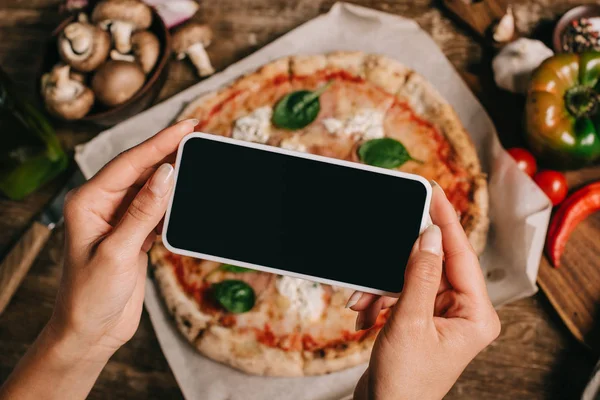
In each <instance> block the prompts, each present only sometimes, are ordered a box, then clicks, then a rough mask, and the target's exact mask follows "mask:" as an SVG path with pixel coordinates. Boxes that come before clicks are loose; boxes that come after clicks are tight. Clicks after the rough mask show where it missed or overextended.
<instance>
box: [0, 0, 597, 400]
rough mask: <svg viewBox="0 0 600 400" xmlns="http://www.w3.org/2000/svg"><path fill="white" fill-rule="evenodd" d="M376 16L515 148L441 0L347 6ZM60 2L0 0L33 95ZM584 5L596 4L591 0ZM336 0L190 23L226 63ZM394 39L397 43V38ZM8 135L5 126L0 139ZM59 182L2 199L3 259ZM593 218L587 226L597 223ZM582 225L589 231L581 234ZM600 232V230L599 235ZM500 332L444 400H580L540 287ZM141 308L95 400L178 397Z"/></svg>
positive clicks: (579, 380) (280, 3) (242, 1)
mask: <svg viewBox="0 0 600 400" xmlns="http://www.w3.org/2000/svg"><path fill="white" fill-rule="evenodd" d="M353 2H354V3H357V4H362V5H365V6H368V7H372V8H376V9H379V10H382V11H386V12H390V13H395V14H399V15H403V16H406V17H410V18H414V19H415V20H416V21H417V22H418V23H419V24H420V25H421V27H423V28H424V29H425V30H426V31H427V32H429V33H430V34H431V35H432V37H433V39H434V40H435V41H436V42H437V44H438V45H439V46H440V47H441V49H442V50H443V51H444V53H445V54H446V56H447V57H448V58H449V59H450V61H451V62H452V63H453V64H454V66H455V67H456V68H457V70H459V71H460V72H461V73H462V74H463V76H464V77H465V79H466V80H467V82H468V83H469V85H470V86H471V87H472V88H473V90H474V91H475V93H476V94H477V95H478V97H479V98H480V100H481V101H482V103H483V104H484V106H485V107H486V109H487V110H488V112H489V113H490V115H491V116H492V118H493V119H494V121H495V123H496V125H497V128H498V131H499V134H500V137H501V140H502V142H503V143H504V144H505V145H506V146H507V147H510V146H514V145H518V144H519V143H520V142H519V133H520V121H521V110H522V100H521V99H518V98H516V97H515V96H512V95H510V94H507V93H502V92H500V91H498V90H497V89H495V88H494V86H493V82H492V79H491V71H490V52H489V51H487V50H485V49H482V47H481V46H480V45H479V44H478V43H477V42H476V41H475V40H474V39H473V38H472V36H471V35H470V33H469V32H468V31H466V30H465V29H464V28H463V27H462V26H460V25H459V24H456V23H455V22H454V21H453V20H451V19H449V18H448V17H447V13H446V12H445V11H443V10H441V9H440V8H439V4H438V2H436V1H430V0H361V1H353ZM58 3H59V2H58V1H57V0H2V1H1V2H0V38H1V40H0V65H1V66H2V68H4V69H5V70H6V71H7V72H8V74H9V75H10V76H11V77H12V78H13V79H14V80H15V81H16V82H17V83H18V86H19V88H20V89H21V90H22V91H24V92H26V93H28V94H30V95H31V96H34V95H35V85H36V77H37V74H38V68H39V64H40V58H41V52H42V50H43V49H44V44H45V43H46V41H47V40H48V37H49V34H50V32H51V31H52V29H53V28H54V27H55V26H56V25H57V24H58V23H59V21H60V20H61V19H62V16H61V14H60V13H59V11H58ZM513 3H515V13H516V17H517V19H518V21H519V22H518V26H519V28H520V30H521V31H524V32H527V33H531V32H533V33H534V34H536V35H539V36H540V37H542V38H547V37H548V35H549V33H550V32H551V27H552V23H553V21H555V20H556V18H557V17H558V16H559V15H560V14H561V13H563V12H565V11H566V10H567V9H569V8H570V7H572V6H574V5H576V4H580V3H584V2H583V1H571V0H569V1H563V0H560V1H559V0H528V1H515V2H513ZM590 3H592V2H591V1H590ZM332 4H333V1H332V0H296V1H287V0H218V1H206V0H202V1H201V7H200V11H199V12H198V14H197V15H196V16H195V19H197V20H198V21H205V22H208V23H209V24H210V25H211V26H212V28H213V29H214V31H215V36H216V39H215V41H214V44H213V45H212V47H210V48H209V54H210V55H211V58H212V60H213V61H214V65H215V66H216V68H217V69H219V70H221V69H223V68H225V67H226V66H228V65H229V64H231V63H233V62H235V61H237V60H239V59H241V58H243V57H245V56H247V55H248V54H250V53H252V52H253V51H255V50H256V49H258V48H260V47H261V46H263V45H265V44H267V43H269V42H271V41H272V40H274V39H276V38H277V37H279V36H281V35H283V34H284V33H286V32H287V31H289V30H291V29H293V28H294V27H296V26H298V25H300V24H302V23H303V22H305V21H307V20H309V19H311V18H314V17H315V16H317V15H319V14H320V13H324V12H327V11H328V10H329V9H330V8H331V6H332ZM399 45H400V46H401V45H402V44H401V42H400V43H399ZM196 82H197V78H196V76H195V75H194V73H193V70H192V69H191V68H190V67H189V65H187V64H185V63H180V62H173V63H172V65H171V69H170V73H169V79H168V81H167V84H166V85H165V87H164V89H163V91H162V93H161V95H160V99H161V100H162V99H166V98H168V97H170V96H172V95H174V94H175V93H177V92H179V91H181V90H183V89H185V88H186V87H188V86H190V85H192V84H194V83H196ZM57 131H58V134H59V137H60V140H61V141H62V143H63V144H64V146H65V147H66V148H68V149H69V150H72V149H73V147H74V146H75V145H77V144H79V143H83V142H85V141H87V140H89V139H91V138H92V137H93V136H94V135H96V134H97V133H98V132H100V131H101V129H100V128H97V127H94V126H89V125H84V126H82V125H77V124H57ZM10 133H12V132H0V140H1V136H2V135H6V134H10ZM64 178H65V177H64V176H63V177H61V178H58V179H56V181H55V182H52V183H51V184H49V185H47V186H46V187H44V188H42V189H41V190H40V191H39V192H38V193H36V194H34V195H31V196H30V197H29V198H27V199H26V200H25V201H22V202H11V201H8V200H6V199H3V198H0V256H2V255H3V254H5V253H6V250H7V248H8V246H10V245H11V244H12V243H14V241H15V240H16V239H17V238H18V236H19V234H20V232H22V231H23V230H24V229H25V227H26V226H27V224H28V223H29V221H30V220H31V219H32V217H33V216H34V215H35V214H36V213H37V212H39V210H40V209H41V207H42V206H43V205H44V204H45V203H46V202H47V201H48V200H49V199H50V198H51V196H52V194H53V193H55V192H56V191H57V189H58V188H59V187H60V185H61V183H63V182H64V180H65V179H64ZM568 178H569V181H570V182H571V183H582V182H585V181H589V180H592V179H598V178H600V168H591V169H587V170H585V171H580V172H577V173H571V174H570V175H569V176H568ZM598 221H600V219H598V216H596V217H593V219H592V222H591V223H592V224H594V225H595V226H600V225H599V224H598ZM588 232H589V230H588ZM596 232H597V231H596ZM62 239H63V231H62V229H58V230H56V231H55V232H54V234H53V235H52V238H51V239H50V242H49V243H48V245H47V246H46V248H45V249H44V251H43V252H42V254H41V255H40V257H39V259H38V260H37V261H36V263H35V264H34V266H33V267H32V269H31V271H30V273H29V275H28V276H27V277H26V278H25V281H24V282H23V284H22V286H21V287H20V289H19V290H18V291H17V293H16V295H15V297H14V298H13V300H12V302H11V304H9V306H8V308H7V309H6V311H5V312H4V314H2V315H0V382H2V381H4V379H6V377H7V376H8V374H9V373H10V371H11V370H12V368H13V367H14V365H15V364H16V363H17V361H18V360H19V358H20V357H21V356H22V355H23V354H24V352H25V351H26V350H27V348H28V346H29V345H30V344H31V342H32V341H33V340H34V339H35V337H36V335H37V334H38V333H39V332H40V330H41V329H42V327H43V326H44V324H45V323H46V321H47V320H48V318H49V317H50V314H51V312H52V306H53V303H54V296H55V293H56V289H57V285H58V278H59V275H60V268H61V260H62ZM499 313H500V317H501V320H502V325H503V326H502V334H501V336H500V338H499V339H498V340H497V341H496V342H495V343H493V344H492V345H491V346H490V347H489V348H488V349H486V350H485V351H484V352H483V353H481V354H480V355H479V356H478V357H477V358H476V359H475V360H474V361H473V362H472V363H471V364H470V365H469V366H468V368H467V369H466V370H465V372H464V373H463V375H462V376H461V377H460V379H459V381H458V382H457V383H456V385H455V386H454V388H453V389H452V391H451V392H450V394H449V395H448V397H447V398H449V399H565V398H569V399H575V398H578V396H579V395H580V394H581V391H582V388H583V387H584V386H585V383H586V381H587V378H588V376H589V374H590V372H591V370H592V368H593V365H594V363H595V361H596V355H594V354H592V353H591V352H590V351H589V350H588V349H586V348H584V347H583V346H582V345H581V344H579V343H578V342H577V341H576V340H575V339H574V338H573V337H572V336H571V335H570V334H569V332H568V331H567V329H566V328H565V327H564V325H563V323H562V321H561V320H560V319H559V317H558V316H557V314H556V312H555V311H554V310H553V309H552V307H551V306H550V304H549V302H548V300H547V299H546V298H545V296H544V295H543V294H542V293H538V294H537V295H535V296H534V297H532V298H528V299H524V300H521V301H518V302H515V303H513V304H510V305H507V306H505V307H503V308H502V309H500V311H499ZM181 397H182V395H181V392H180V390H179V388H178V387H177V383H176V382H175V379H174V377H173V375H172V373H171V371H170V369H169V366H168V365H167V362H166V360H165V358H164V357H163V355H162V353H161V350H160V348H159V345H158V342H157V340H156V337H155V335H154V331H153V329H152V325H151V323H150V320H149V318H148V315H147V314H146V313H144V315H143V317H142V321H141V325H140V328H139V330H138V332H137V333H136V335H135V336H134V338H133V339H132V340H131V342H129V343H128V344H126V345H125V346H124V347H123V348H122V349H120V350H119V351H118V352H117V353H116V354H115V355H114V357H113V358H112V359H111V361H110V362H109V363H108V365H107V366H106V368H105V369H104V371H103V372H102V374H101V375H100V378H99V379H98V382H97V383H96V385H95V387H94V389H93V390H92V393H91V395H90V398H92V399H101V398H111V399H116V398H130V399H137V398H139V399H155V398H156V399H158V398H169V399H177V398H181Z"/></svg>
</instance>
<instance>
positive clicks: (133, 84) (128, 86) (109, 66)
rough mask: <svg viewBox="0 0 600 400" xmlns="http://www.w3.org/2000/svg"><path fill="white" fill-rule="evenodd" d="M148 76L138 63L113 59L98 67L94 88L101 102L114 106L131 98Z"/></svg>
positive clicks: (93, 79) (93, 81)
mask: <svg viewBox="0 0 600 400" xmlns="http://www.w3.org/2000/svg"><path fill="white" fill-rule="evenodd" d="M145 80H146V76H145V75H144V72H143V71H142V68H141V67H140V66H139V65H138V64H137V63H132V62H128V61H120V60H111V61H107V62H105V63H104V64H102V65H101V66H100V68H98V70H97V71H96V73H95V74H94V77H93V78H92V90H93V91H94V94H95V95H96V98H97V99H98V101H99V102H101V103H102V104H104V105H105V106H107V107H114V106H117V105H119V104H122V103H124V102H126V101H127V100H129V99H130V98H131V97H133V95H134V94H135V93H136V92H137V91H138V90H140V88H141V87H142V86H144V82H145Z"/></svg>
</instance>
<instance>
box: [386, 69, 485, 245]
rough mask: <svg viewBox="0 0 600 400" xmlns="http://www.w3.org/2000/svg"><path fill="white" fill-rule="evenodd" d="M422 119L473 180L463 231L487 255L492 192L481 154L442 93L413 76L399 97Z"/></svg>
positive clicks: (418, 76) (414, 74) (418, 77)
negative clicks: (434, 128)
mask: <svg viewBox="0 0 600 400" xmlns="http://www.w3.org/2000/svg"><path fill="white" fill-rule="evenodd" d="M396 96H397V97H398V98H399V99H401V100H403V101H406V102H407V103H408V104H409V105H410V106H411V108H412V109H413V110H414V111H415V112H416V113H417V114H418V115H420V116H422V117H423V118H425V119H426V120H428V121H429V122H431V123H433V124H435V126H437V127H438V129H439V130H440V132H442V133H443V134H444V136H445V137H446V139H447V140H448V142H449V143H450V145H451V146H452V148H453V149H454V151H455V155H456V157H459V160H460V164H461V165H463V166H464V167H465V168H466V169H467V171H468V172H469V175H470V176H472V177H473V182H472V184H473V187H472V201H471V202H470V205H469V209H468V210H467V212H466V213H465V214H466V223H464V224H463V228H464V229H465V232H466V233H467V236H468V237H469V241H470V242H471V245H472V246H473V249H474V250H475V252H476V253H477V254H478V255H479V254H481V253H482V252H483V250H484V248H485V245H486V242H487V233H488V229H489V218H488V208H489V199H488V189H487V181H486V176H485V175H484V174H483V173H482V172H481V164H480V162H479V157H478V156H477V150H476V149H475V146H474V145H473V142H472V141H471V138H470V137H469V134H468V133H467V132H466V131H465V129H464V127H463V125H462V123H461V121H460V118H459V117H458V115H456V112H455V111H454V109H453V108H452V106H450V105H449V104H448V103H447V102H446V100H444V98H443V97H442V96H441V95H440V94H439V92H438V91H437V90H436V89H435V88H434V87H433V86H432V85H431V84H430V83H429V82H427V80H426V79H425V78H423V77H422V76H421V75H419V74H417V73H416V72H412V73H411V74H410V76H409V77H408V79H407V81H406V83H405V84H404V85H403V86H402V87H401V88H400V90H399V91H398V92H397V93H396Z"/></svg>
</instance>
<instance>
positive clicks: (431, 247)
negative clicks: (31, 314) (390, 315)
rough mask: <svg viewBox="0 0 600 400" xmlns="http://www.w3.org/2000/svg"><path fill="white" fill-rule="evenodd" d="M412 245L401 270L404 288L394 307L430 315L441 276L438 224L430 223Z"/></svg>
mask: <svg viewBox="0 0 600 400" xmlns="http://www.w3.org/2000/svg"><path fill="white" fill-rule="evenodd" d="M415 248H416V249H415V251H413V253H412V255H411V256H410V258H409V260H408V265H407V267H406V271H405V273H404V288H403V289H402V294H401V297H400V299H401V300H400V302H399V303H398V306H399V307H398V309H399V310H400V311H401V312H402V313H409V314H411V315H418V316H419V317H431V316H433V309H434V305H435V297H436V296H437V293H438V290H439V287H440V282H441V279H442V233H441V231H440V228H438V227H437V226H436V225H430V226H429V227H428V228H427V229H425V231H424V232H423V234H422V235H421V236H420V237H419V239H417V242H416V243H415Z"/></svg>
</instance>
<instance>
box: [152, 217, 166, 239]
mask: <svg viewBox="0 0 600 400" xmlns="http://www.w3.org/2000/svg"><path fill="white" fill-rule="evenodd" d="M164 226H165V217H163V218H162V219H161V220H160V222H159V223H158V225H156V229H155V230H154V231H155V232H156V234H157V235H162V231H163V229H164Z"/></svg>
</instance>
